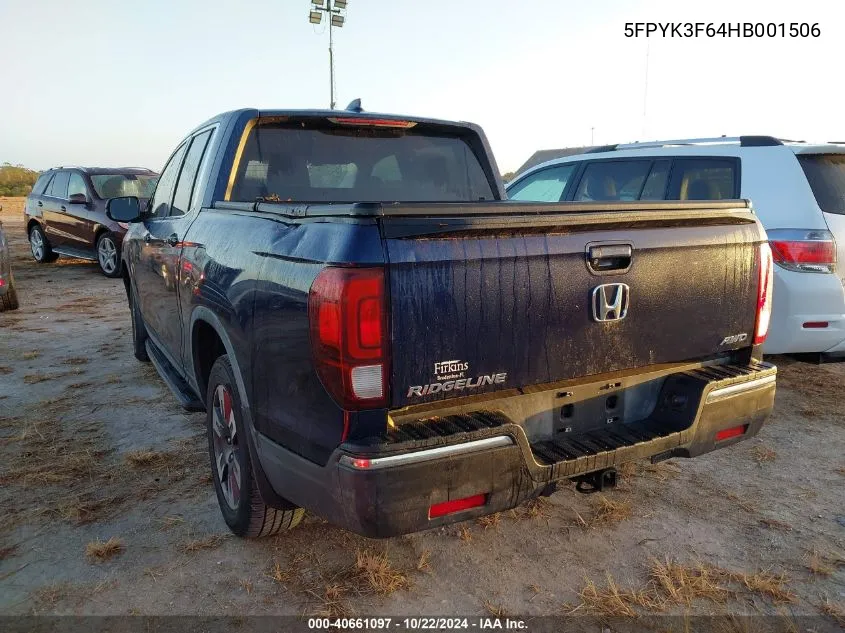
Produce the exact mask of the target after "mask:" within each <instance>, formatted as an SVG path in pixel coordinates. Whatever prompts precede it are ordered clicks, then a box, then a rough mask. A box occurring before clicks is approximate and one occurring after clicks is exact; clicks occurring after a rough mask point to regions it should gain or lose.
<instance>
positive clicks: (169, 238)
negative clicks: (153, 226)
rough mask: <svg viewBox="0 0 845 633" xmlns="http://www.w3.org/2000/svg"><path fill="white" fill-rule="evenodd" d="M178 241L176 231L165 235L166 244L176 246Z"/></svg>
mask: <svg viewBox="0 0 845 633" xmlns="http://www.w3.org/2000/svg"><path fill="white" fill-rule="evenodd" d="M178 243H179V236H178V235H176V233H171V234H170V235H168V236H167V244H168V246H176V245H177V244H178Z"/></svg>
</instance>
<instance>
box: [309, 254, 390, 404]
mask: <svg viewBox="0 0 845 633" xmlns="http://www.w3.org/2000/svg"><path fill="white" fill-rule="evenodd" d="M308 317H309V321H310V324H311V351H312V354H313V357H314V365H315V367H316V369H317V373H318V375H319V376H320V380H321V381H322V382H323V386H324V387H325V388H326V390H327V391H328V392H329V394H331V396H332V397H333V398H334V399H335V401H336V402H337V403H338V404H339V405H340V406H341V407H343V409H345V410H347V411H356V410H359V409H374V408H379V407H383V406H386V403H387V372H388V341H387V305H386V300H385V290H384V269H382V268H331V267H329V268H324V269H323V270H322V271H321V272H320V274H318V275H317V278H316V279H315V280H314V283H313V284H311V291H310V293H309V295H308Z"/></svg>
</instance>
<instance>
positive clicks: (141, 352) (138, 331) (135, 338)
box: [129, 283, 150, 363]
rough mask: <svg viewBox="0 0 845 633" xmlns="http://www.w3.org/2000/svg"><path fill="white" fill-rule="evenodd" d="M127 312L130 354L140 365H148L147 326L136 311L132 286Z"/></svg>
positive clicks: (130, 285) (137, 310)
mask: <svg viewBox="0 0 845 633" xmlns="http://www.w3.org/2000/svg"><path fill="white" fill-rule="evenodd" d="M129 312H130V315H131V317H132V319H131V320H132V353H133V354H134V355H135V358H137V359H138V360H139V361H141V362H142V363H149V362H150V357H149V356H148V355H147V339H148V338H149V336H148V335H147V326H146V325H144V319H143V317H142V316H141V310H139V309H138V301H137V299H136V297H135V290H134V289H133V288H132V284H131V283H130V284H129Z"/></svg>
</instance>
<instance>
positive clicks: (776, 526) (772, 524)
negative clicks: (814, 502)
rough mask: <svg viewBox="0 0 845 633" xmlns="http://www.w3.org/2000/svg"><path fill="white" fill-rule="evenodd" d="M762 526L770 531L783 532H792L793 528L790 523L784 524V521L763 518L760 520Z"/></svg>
mask: <svg viewBox="0 0 845 633" xmlns="http://www.w3.org/2000/svg"><path fill="white" fill-rule="evenodd" d="M759 524H760V526H762V527H764V528H767V529H770V530H781V531H783V532H791V531H792V526H791V525H789V523H784V522H783V521H778V520H777V519H768V518H765V517H763V518H762V519H760V520H759Z"/></svg>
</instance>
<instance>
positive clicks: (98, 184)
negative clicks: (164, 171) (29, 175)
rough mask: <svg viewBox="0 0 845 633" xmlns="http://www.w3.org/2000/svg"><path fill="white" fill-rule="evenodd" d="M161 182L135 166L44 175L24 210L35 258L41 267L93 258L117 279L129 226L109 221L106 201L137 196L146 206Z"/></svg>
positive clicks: (54, 171) (70, 169)
mask: <svg viewBox="0 0 845 633" xmlns="http://www.w3.org/2000/svg"><path fill="white" fill-rule="evenodd" d="M157 181H158V174H157V173H155V172H153V171H150V170H149V169H141V168H135V167H121V168H116V169H105V168H98V167H56V168H55V169H50V170H48V171H45V172H44V173H42V174H41V176H39V178H38V180H37V181H36V183H35V186H34V187H33V188H32V193H30V194H29V196H28V197H27V199H26V205H25V206H24V214H25V215H26V229H27V234H28V235H29V245H30V248H31V250H32V256H33V257H34V258H35V260H36V261H37V262H39V263H44V262H51V261H54V260H55V259H56V258H57V257H58V256H59V255H66V256H68V257H80V258H82V259H90V260H93V261H96V262H97V263H98V264H99V265H100V270H101V271H102V272H103V274H104V275H105V276H106V277H119V276H120V247H121V245H122V244H123V236H124V234H125V233H126V229H127V226H128V225H124V224H121V223H119V222H113V221H112V220H110V219H108V218H107V217H106V202H107V201H108V200H109V199H111V198H119V197H122V196H136V197H137V198H140V199H141V201H142V203H145V202H146V200H148V199H149V198H150V197H151V196H152V193H153V191H154V190H155V187H156V182H157Z"/></svg>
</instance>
